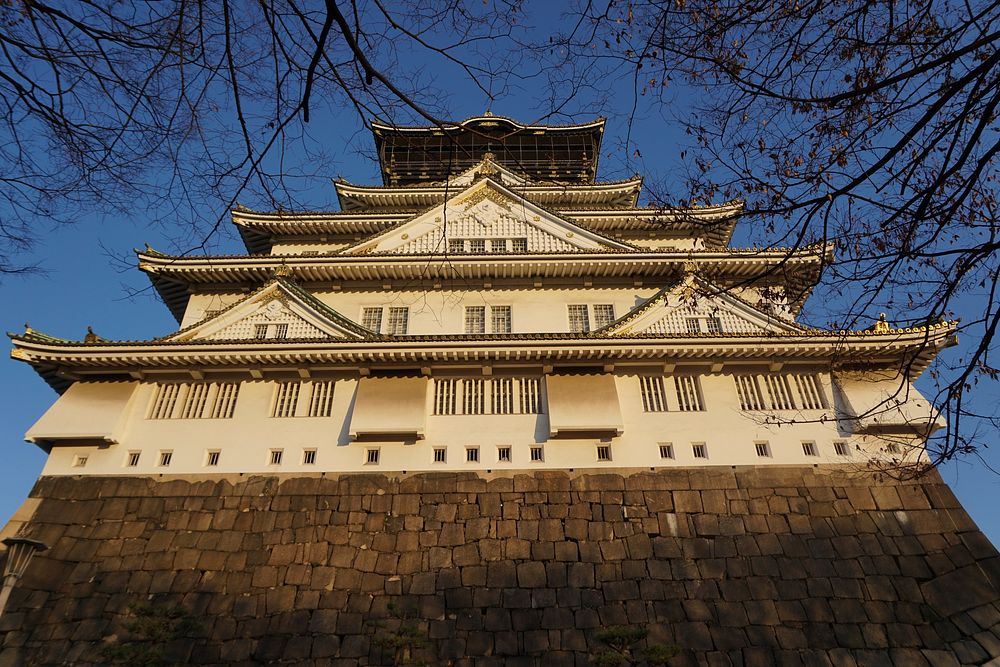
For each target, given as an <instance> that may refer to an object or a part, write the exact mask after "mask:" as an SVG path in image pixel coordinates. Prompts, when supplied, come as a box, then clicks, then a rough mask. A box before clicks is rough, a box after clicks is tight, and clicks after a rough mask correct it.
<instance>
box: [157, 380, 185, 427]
mask: <svg viewBox="0 0 1000 667" xmlns="http://www.w3.org/2000/svg"><path fill="white" fill-rule="evenodd" d="M180 391H181V385H179V384H161V385H157V387H156V395H155V396H154V397H153V407H152V409H150V411H149V418H150V419H170V418H171V417H173V416H174V405H175V404H176V403H177V396H178V394H180Z"/></svg>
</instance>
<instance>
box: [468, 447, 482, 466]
mask: <svg viewBox="0 0 1000 667" xmlns="http://www.w3.org/2000/svg"><path fill="white" fill-rule="evenodd" d="M465 462H466V463H479V447H466V448H465Z"/></svg>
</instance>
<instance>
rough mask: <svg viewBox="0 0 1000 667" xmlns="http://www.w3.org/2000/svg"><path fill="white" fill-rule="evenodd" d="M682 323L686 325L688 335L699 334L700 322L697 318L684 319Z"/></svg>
mask: <svg viewBox="0 0 1000 667" xmlns="http://www.w3.org/2000/svg"><path fill="white" fill-rule="evenodd" d="M684 322H685V324H686V325H687V332H688V333H690V334H696V333H701V321H700V320H699V319H698V318H697V317H686V318H684Z"/></svg>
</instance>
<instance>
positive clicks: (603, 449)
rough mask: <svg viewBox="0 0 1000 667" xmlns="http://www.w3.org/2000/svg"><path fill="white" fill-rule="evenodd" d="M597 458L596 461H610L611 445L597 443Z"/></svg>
mask: <svg viewBox="0 0 1000 667" xmlns="http://www.w3.org/2000/svg"><path fill="white" fill-rule="evenodd" d="M597 460H598V461H610V460H611V446H610V445H597Z"/></svg>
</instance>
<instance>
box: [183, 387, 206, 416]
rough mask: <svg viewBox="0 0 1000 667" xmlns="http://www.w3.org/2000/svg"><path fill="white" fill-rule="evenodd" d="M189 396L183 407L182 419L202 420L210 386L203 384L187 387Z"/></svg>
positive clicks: (186, 397)
mask: <svg viewBox="0 0 1000 667" xmlns="http://www.w3.org/2000/svg"><path fill="white" fill-rule="evenodd" d="M187 387H188V392H187V396H185V397H184V405H183V406H182V407H181V419H201V417H202V414H203V413H204V412H205V402H206V401H207V400H208V385H207V384H205V383H202V382H198V383H196V384H189V385H187Z"/></svg>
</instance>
